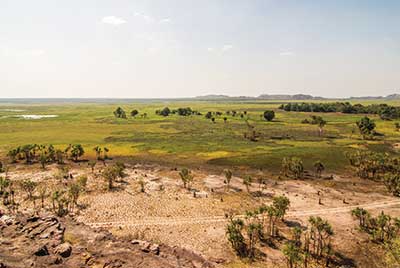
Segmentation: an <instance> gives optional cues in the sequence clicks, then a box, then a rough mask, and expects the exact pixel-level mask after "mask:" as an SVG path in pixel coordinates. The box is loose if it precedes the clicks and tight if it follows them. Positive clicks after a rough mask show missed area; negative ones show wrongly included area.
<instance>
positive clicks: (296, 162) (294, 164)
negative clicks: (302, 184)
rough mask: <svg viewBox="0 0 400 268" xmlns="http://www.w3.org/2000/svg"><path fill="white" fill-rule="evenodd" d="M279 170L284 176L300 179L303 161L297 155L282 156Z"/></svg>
mask: <svg viewBox="0 0 400 268" xmlns="http://www.w3.org/2000/svg"><path fill="white" fill-rule="evenodd" d="M281 172H282V174H283V175H284V176H286V177H292V178H295V179H300V178H301V177H302V176H303V172H304V167H303V161H302V160H301V159H300V158H298V157H292V158H286V157H285V158H283V160H282V168H281Z"/></svg>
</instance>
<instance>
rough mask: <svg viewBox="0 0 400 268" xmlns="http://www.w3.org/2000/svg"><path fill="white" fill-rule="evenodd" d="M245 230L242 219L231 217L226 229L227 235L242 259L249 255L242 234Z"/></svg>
mask: <svg viewBox="0 0 400 268" xmlns="http://www.w3.org/2000/svg"><path fill="white" fill-rule="evenodd" d="M243 228H244V222H243V220H242V219H235V218H233V217H230V219H229V223H228V225H227V227H226V235H227V236H228V241H229V243H230V244H231V246H232V248H233V250H234V251H235V252H236V254H237V255H238V256H239V257H241V258H243V257H245V256H246V254H247V246H246V242H245V239H244V236H243V234H242V230H243Z"/></svg>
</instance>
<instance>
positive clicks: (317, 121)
mask: <svg viewBox="0 0 400 268" xmlns="http://www.w3.org/2000/svg"><path fill="white" fill-rule="evenodd" d="M311 118H312V121H311V124H314V125H318V130H319V132H318V135H319V136H322V134H323V129H324V127H325V125H326V124H327V122H326V121H325V120H324V119H323V118H322V117H321V116H315V115H313V116H311Z"/></svg>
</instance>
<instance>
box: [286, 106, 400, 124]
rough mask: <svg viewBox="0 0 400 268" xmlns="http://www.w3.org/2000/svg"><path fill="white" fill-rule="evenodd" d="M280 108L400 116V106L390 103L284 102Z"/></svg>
mask: <svg viewBox="0 0 400 268" xmlns="http://www.w3.org/2000/svg"><path fill="white" fill-rule="evenodd" d="M279 108H280V109H282V110H285V111H295V112H318V113H346V114H378V115H379V116H380V117H381V118H382V119H383V120H392V119H398V118H400V108H399V107H394V106H390V105H388V104H371V105H366V106H364V105H362V104H355V105H353V104H351V103H349V102H332V103H328V102H326V103H306V102H303V103H296V102H292V103H288V104H282V105H281V106H280V107H279Z"/></svg>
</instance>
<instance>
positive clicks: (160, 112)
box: [156, 107, 171, 116]
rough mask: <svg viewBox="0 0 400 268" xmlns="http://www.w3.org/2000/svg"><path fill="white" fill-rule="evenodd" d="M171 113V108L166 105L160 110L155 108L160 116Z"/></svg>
mask: <svg viewBox="0 0 400 268" xmlns="http://www.w3.org/2000/svg"><path fill="white" fill-rule="evenodd" d="M170 113H171V110H170V109H169V108H168V107H165V108H164V109H162V110H156V114H157V115H162V116H169V115H170Z"/></svg>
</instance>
